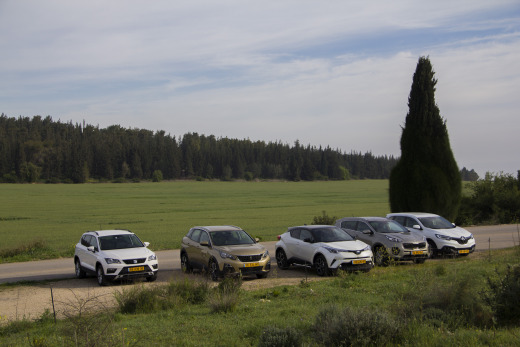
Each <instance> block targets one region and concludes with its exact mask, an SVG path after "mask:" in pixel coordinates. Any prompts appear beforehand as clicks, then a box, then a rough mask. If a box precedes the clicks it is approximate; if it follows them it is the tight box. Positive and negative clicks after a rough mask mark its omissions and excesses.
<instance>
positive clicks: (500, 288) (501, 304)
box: [485, 265, 520, 325]
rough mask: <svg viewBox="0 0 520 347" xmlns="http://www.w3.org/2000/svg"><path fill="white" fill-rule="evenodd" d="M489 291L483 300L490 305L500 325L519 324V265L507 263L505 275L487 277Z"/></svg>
mask: <svg viewBox="0 0 520 347" xmlns="http://www.w3.org/2000/svg"><path fill="white" fill-rule="evenodd" d="M488 284H489V287H490V289H491V291H490V293H488V294H487V295H486V296H485V300H486V301H487V302H488V303H489V304H490V305H491V308H492V309H493V313H494V315H495V318H496V320H497V322H498V323H499V324H500V325H518V324H520V265H514V266H511V265H509V266H508V267H507V271H506V274H505V276H503V277H502V278H500V277H499V278H498V279H496V280H493V279H491V278H488Z"/></svg>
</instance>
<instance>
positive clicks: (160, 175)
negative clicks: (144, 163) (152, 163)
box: [152, 170, 163, 182]
mask: <svg viewBox="0 0 520 347" xmlns="http://www.w3.org/2000/svg"><path fill="white" fill-rule="evenodd" d="M162 180H163V173H162V171H161V170H155V171H154V172H153V174H152V181H153V182H161V181H162Z"/></svg>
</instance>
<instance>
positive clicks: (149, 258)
mask: <svg viewBox="0 0 520 347" xmlns="http://www.w3.org/2000/svg"><path fill="white" fill-rule="evenodd" d="M152 260H157V256H156V255H155V254H152V255H151V256H149V257H148V261H152Z"/></svg>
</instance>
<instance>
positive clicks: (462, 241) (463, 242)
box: [455, 237, 469, 245]
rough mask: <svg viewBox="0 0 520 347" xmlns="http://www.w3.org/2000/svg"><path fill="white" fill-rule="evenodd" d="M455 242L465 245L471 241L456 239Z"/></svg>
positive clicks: (462, 238) (463, 238)
mask: <svg viewBox="0 0 520 347" xmlns="http://www.w3.org/2000/svg"><path fill="white" fill-rule="evenodd" d="M455 240H456V241H457V242H458V243H459V245H465V244H466V243H468V241H469V239H468V238H465V237H461V238H460V239H455Z"/></svg>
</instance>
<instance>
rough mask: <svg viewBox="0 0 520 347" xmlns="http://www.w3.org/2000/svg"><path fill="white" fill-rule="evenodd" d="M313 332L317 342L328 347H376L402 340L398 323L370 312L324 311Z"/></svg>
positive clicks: (348, 310)
mask: <svg viewBox="0 0 520 347" xmlns="http://www.w3.org/2000/svg"><path fill="white" fill-rule="evenodd" d="M313 330H314V332H315V338H316V341H317V342H318V343H319V344H323V345H325V346H376V345H388V344H389V343H390V342H394V343H399V342H400V341H401V340H402V335H401V334H402V333H401V331H402V324H401V323H400V322H399V321H398V320H396V319H395V318H393V317H392V316H390V315H389V314H388V313H386V312H379V311H371V310H368V309H354V308H350V307H345V308H343V309H342V310H340V309H339V308H337V307H336V306H332V305H331V306H328V307H325V308H323V309H322V310H321V311H320V312H319V313H318V315H317V317H316V321H315V323H314V325H313Z"/></svg>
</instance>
